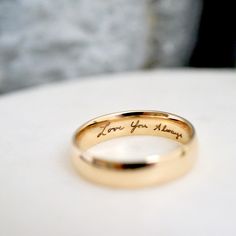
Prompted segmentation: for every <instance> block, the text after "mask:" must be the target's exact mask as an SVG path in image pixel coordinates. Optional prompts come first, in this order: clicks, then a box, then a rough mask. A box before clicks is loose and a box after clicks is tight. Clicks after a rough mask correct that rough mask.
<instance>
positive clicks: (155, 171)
mask: <svg viewBox="0 0 236 236" xmlns="http://www.w3.org/2000/svg"><path fill="white" fill-rule="evenodd" d="M131 135H154V136H162V137H165V138H169V139H172V140H176V141H178V142H179V143H180V144H181V145H180V146H179V147H178V148H177V149H175V150H174V151H172V152H170V153H168V154H167V155H163V156H158V155H156V157H155V156H153V155H152V157H151V158H150V156H147V157H145V158H144V161H142V162H116V161H110V160H106V159H104V158H102V157H99V156H94V155H92V154H91V153H89V152H88V149H89V148H90V147H92V146H93V145H95V144H98V143H100V142H103V141H105V140H108V139H112V138H116V137H121V136H131ZM196 153H197V141H196V134H195V130H194V127H193V126H192V124H191V123H190V122H189V121H187V120H186V119H184V118H182V117H180V116H177V115H174V114H170V113H167V112H162V111H150V110H149V111H144V110H132V111H125V112H117V113H111V114H107V115H104V116H99V117H97V118H95V119H93V120H90V121H88V122H87V123H85V124H84V125H82V126H81V127H80V128H79V129H78V130H77V131H76V133H75V135H74V136H73V163H74V164H75V166H76V168H77V170H78V171H79V173H80V175H81V176H83V177H84V178H86V179H88V180H90V181H93V182H96V183H98V184H103V185H108V186H112V187H124V188H132V187H144V186H148V185H154V184H161V183H164V182H166V181H169V180H172V179H175V178H176V177H178V176H181V175H183V174H185V173H186V172H187V171H188V170H189V169H190V168H191V167H192V166H193V164H194V161H195V159H196Z"/></svg>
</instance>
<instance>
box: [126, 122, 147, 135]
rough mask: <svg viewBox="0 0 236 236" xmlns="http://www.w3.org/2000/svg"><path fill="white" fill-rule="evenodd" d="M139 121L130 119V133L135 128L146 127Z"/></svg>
mask: <svg viewBox="0 0 236 236" xmlns="http://www.w3.org/2000/svg"><path fill="white" fill-rule="evenodd" d="M139 122H140V121H139V120H137V121H136V122H134V121H132V123H131V124H130V126H131V127H132V129H131V131H130V133H133V132H134V131H135V129H137V128H148V126H147V125H146V124H140V123H139Z"/></svg>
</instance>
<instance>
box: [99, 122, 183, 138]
mask: <svg viewBox="0 0 236 236" xmlns="http://www.w3.org/2000/svg"><path fill="white" fill-rule="evenodd" d="M100 128H101V129H102V130H101V131H100V132H99V133H98V135H97V138H99V137H101V136H106V135H108V134H110V133H115V132H119V131H122V130H124V129H129V132H130V133H131V134H132V133H134V132H135V130H137V129H152V130H154V131H160V132H164V133H170V134H172V135H174V136H175V138H176V139H179V138H183V135H182V133H179V132H177V131H175V130H173V129H170V128H168V126H167V125H163V124H162V123H158V124H156V125H155V127H154V128H153V127H151V126H148V125H147V124H145V123H141V122H140V120H136V121H131V123H130V125H129V126H127V127H125V126H121V125H120V126H111V122H110V121H108V122H106V123H104V124H103V125H102V126H100Z"/></svg>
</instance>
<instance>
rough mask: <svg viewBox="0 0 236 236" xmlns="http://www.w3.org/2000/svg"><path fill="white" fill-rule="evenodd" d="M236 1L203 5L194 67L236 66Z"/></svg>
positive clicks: (192, 64) (211, 2)
mask: <svg viewBox="0 0 236 236" xmlns="http://www.w3.org/2000/svg"><path fill="white" fill-rule="evenodd" d="M235 6H236V4H235V1H217V0H216V1H211V0H204V1H203V9H202V15H201V21H200V26H199V30H198V40H197V43H196V45H195V48H194V51H193V53H192V56H191V58H190V61H189V65H188V66H191V67H200V68H201V67H202V68H204V67H210V68H231V67H235V64H236V17H235V16H236V7H235Z"/></svg>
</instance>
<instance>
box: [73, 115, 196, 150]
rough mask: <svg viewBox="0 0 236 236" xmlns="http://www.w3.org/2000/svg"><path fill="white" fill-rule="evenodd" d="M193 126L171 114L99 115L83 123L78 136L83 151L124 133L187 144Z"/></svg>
mask: <svg viewBox="0 0 236 236" xmlns="http://www.w3.org/2000/svg"><path fill="white" fill-rule="evenodd" d="M193 133H194V131H193V127H192V126H191V124H189V123H188V122H187V121H185V120H183V119H181V118H179V117H174V116H171V117H169V116H168V115H162V114H160V115H157V114H154V115H138V116H137V115H119V116H112V117H108V116H105V117H104V118H102V117H100V118H98V119H96V120H93V121H91V122H89V123H87V124H86V125H84V126H83V127H82V128H81V129H80V130H79V131H78V132H77V134H76V136H75V144H76V145H77V146H78V147H79V148H80V149H81V150H87V149H89V148H90V147H92V146H94V145H96V144H98V143H100V142H103V141H106V140H109V139H112V138H116V137H121V136H132V135H153V136H161V137H165V138H169V139H172V140H175V141H178V142H179V143H182V144H185V143H188V141H190V139H191V138H192V136H193V135H194V134H193Z"/></svg>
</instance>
